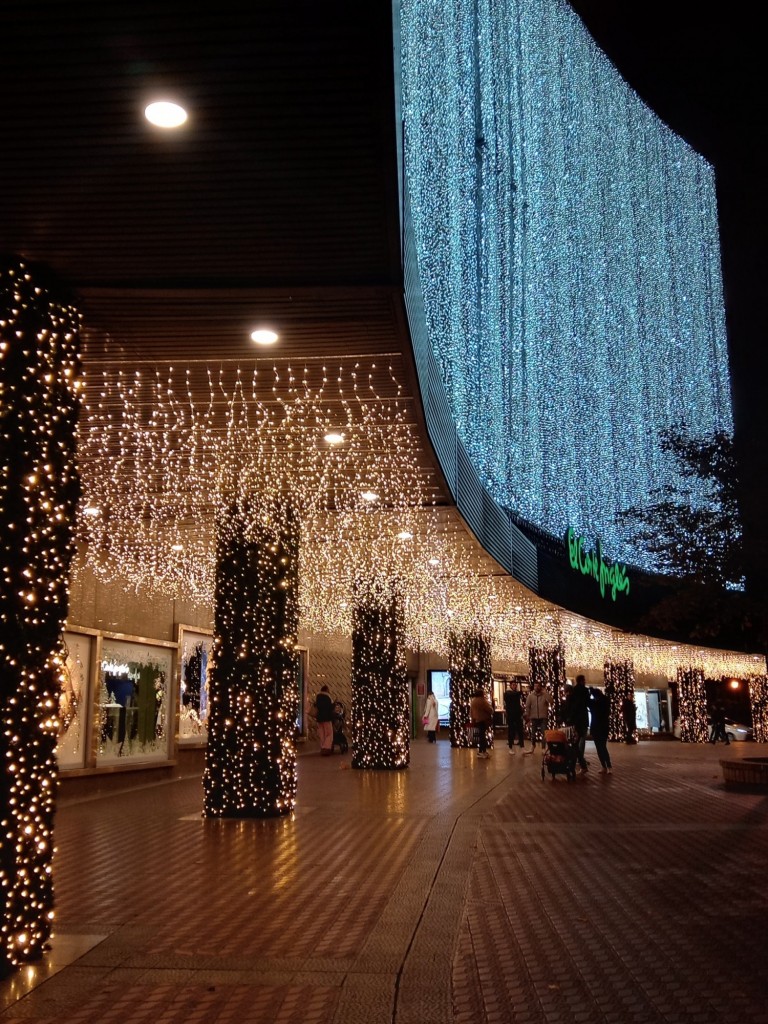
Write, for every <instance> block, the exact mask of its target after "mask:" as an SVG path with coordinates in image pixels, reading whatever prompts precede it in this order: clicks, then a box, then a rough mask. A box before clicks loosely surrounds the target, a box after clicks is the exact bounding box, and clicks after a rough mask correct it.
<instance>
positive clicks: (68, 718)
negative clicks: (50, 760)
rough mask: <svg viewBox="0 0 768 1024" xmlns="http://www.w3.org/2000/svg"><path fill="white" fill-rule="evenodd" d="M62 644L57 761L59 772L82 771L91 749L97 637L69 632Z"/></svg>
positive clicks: (65, 634)
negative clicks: (90, 713) (90, 711)
mask: <svg viewBox="0 0 768 1024" xmlns="http://www.w3.org/2000/svg"><path fill="white" fill-rule="evenodd" d="M62 642H63V655H64V663H63V670H62V677H61V693H60V695H59V739H58V743H57V745H56V758H57V761H58V764H59V768H82V767H83V765H84V764H85V756H86V751H87V749H88V744H87V742H86V736H87V732H86V730H87V727H88V724H87V723H88V706H89V703H90V684H89V681H90V678H91V665H92V659H93V647H94V637H93V636H89V635H88V634H85V633H72V632H68V631H67V632H65V633H64V634H63V636H62Z"/></svg>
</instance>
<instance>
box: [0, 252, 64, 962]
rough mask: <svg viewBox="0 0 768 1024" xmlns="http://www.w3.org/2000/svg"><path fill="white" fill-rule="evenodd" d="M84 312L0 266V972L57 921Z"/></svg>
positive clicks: (36, 273) (41, 282) (40, 943)
mask: <svg viewBox="0 0 768 1024" xmlns="http://www.w3.org/2000/svg"><path fill="white" fill-rule="evenodd" d="M79 329H80V321H79V314H78V313H77V312H76V311H75V309H74V308H73V307H72V306H71V305H69V304H68V303H67V302H66V301H65V300H60V299H59V298H58V297H57V287H56V285H55V284H54V283H53V282H52V281H49V280H48V279H47V274H45V272H43V271H41V270H40V268H37V267H29V266H27V265H25V264H24V263H23V261H21V260H18V259H9V260H4V261H3V262H2V263H0V549H1V550H2V587H0V667H1V671H0V687H1V689H0V713H1V714H2V728H1V730H0V826H1V827H2V833H0V851H1V852H0V889H1V890H2V900H3V902H2V922H1V924H0V928H1V935H2V949H1V950H0V973H6V972H7V971H8V970H9V969H11V968H12V967H14V966H17V965H18V964H21V963H24V962H26V961H29V960H34V959H37V958H39V957H40V956H41V955H42V952H43V949H44V948H45V944H46V942H47V940H48V938H49V937H50V934H51V926H52V919H53V910H52V906H53V880H52V875H51V864H52V858H53V816H54V810H55V791H56V759H55V747H56V738H57V730H58V708H59V693H60V667H61V666H60V662H59V653H60V637H61V632H62V628H63V625H64V621H65V619H66V616H67V607H68V603H69V586H68V578H69V567H70V562H71V559H72V555H73V551H74V548H73V542H72V523H73V522H74V520H75V513H76V507H77V501H78V498H79V482H78V477H77V472H76V468H75V427H76V424H77V417H78V413H79V409H80V400H79V396H78V391H79V387H80V379H79V376H80V363H79Z"/></svg>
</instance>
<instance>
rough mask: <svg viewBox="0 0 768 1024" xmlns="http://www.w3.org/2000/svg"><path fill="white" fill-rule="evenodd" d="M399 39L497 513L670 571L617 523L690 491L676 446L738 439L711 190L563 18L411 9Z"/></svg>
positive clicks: (412, 161) (409, 179) (461, 6)
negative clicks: (681, 479)
mask: <svg viewBox="0 0 768 1024" xmlns="http://www.w3.org/2000/svg"><path fill="white" fill-rule="evenodd" d="M401 29H402V31H401V38H402V88H403V118H404V138H405V187H406V188H407V190H408V193H409V202H410V206H411V209H412V213H413V223H414V231H415V239H416V248H417V258H418V266H419V273H420V281H421V287H422V291H423V296H424V305H425V313H426V321H427V329H428V333H429V337H430V340H431V343H432V346H433V349H434V351H435V354H436V356H437V359H438V362H439V365H440V367H441V371H442V376H443V382H444V384H445V388H446V392H447V395H448V400H449V403H450V408H451V411H452V414H453V417H454V420H455V422H456V425H457V429H458V432H459V436H460V437H461V439H462V441H463V443H464V445H465V447H466V449H467V451H468V453H469V455H470V457H471V459H472V461H473V463H474V466H475V468H476V469H477V471H478V473H479V476H480V478H481V480H482V481H483V483H484V484H485V486H486V487H487V488H488V490H489V491H490V492H491V494H492V495H493V497H494V498H495V499H496V500H497V501H498V502H499V503H500V504H502V505H504V506H507V507H509V508H510V509H512V510H513V512H515V513H517V514H519V515H520V516H522V517H523V518H524V519H527V520H529V521H531V522H534V523H536V524H538V525H540V526H542V527H544V528H545V529H547V530H549V531H550V532H552V533H553V534H555V535H558V536H562V534H563V533H564V531H565V529H566V528H567V527H568V526H572V527H573V528H574V529H575V530H576V531H577V532H579V533H581V534H584V535H585V536H592V537H594V536H600V537H601V539H602V541H603V543H604V545H605V548H606V551H607V552H609V553H610V556H611V558H613V559H614V560H618V561H622V562H629V563H630V564H636V565H642V566H644V567H646V568H653V567H654V566H653V562H652V556H651V555H649V554H648V553H646V552H644V551H642V550H640V549H639V548H637V547H633V546H632V544H631V542H630V539H629V537H628V534H629V532H630V531H629V530H628V529H627V527H626V526H625V525H624V524H621V523H620V522H619V518H618V517H619V513H620V512H621V511H622V510H623V509H626V508H628V507H630V506H632V505H643V504H644V503H645V502H647V498H648V494H649V492H650V491H652V490H653V489H654V488H664V487H665V486H667V485H668V484H670V483H671V482H672V481H673V480H674V479H675V478H676V473H677V470H676V467H675V465H674V460H673V459H672V458H671V457H670V456H669V454H668V453H665V452H664V451H663V450H661V448H660V446H659V438H660V436H661V431H662V430H664V429H665V428H668V427H670V426H673V425H676V424H679V423H684V424H685V425H686V427H687V428H688V430H689V432H690V433H691V434H692V435H695V436H706V435H708V434H711V433H713V432H715V431H716V430H725V431H730V430H731V429H732V414H731V406H730V385H729V376H728V365H727V350H726V334H725V317H724V311H723V297H722V283H721V270H720V259H719V239H718V227H717V210H716V201H715V192H714V177H713V172H712V168H711V167H710V166H709V165H708V164H707V163H706V161H705V160H704V159H703V158H702V157H700V156H699V155H698V154H696V153H695V152H694V151H693V150H691V149H690V147H689V146H687V145H686V144H685V143H684V142H683V141H682V140H681V139H679V138H678V137H677V136H675V135H674V134H673V133H672V132H671V131H670V130H669V129H668V128H667V127H666V126H665V125H664V124H663V123H662V122H661V121H660V120H659V119H658V118H657V117H656V115H655V114H653V113H652V112H651V111H650V110H649V109H648V108H647V107H646V106H645V105H644V104H643V103H642V102H641V101H640V99H639V98H638V97H637V96H636V94H634V93H633V92H632V90H631V89H630V88H629V87H628V86H627V85H626V83H625V82H624V81H623V80H622V79H621V78H620V76H619V75H618V73H617V72H616V70H615V69H614V68H613V67H612V65H611V64H610V63H609V61H608V60H607V58H606V57H605V55H604V54H602V52H601V51H600V50H598V48H597V47H596V45H595V44H594V42H593V40H592V39H591V37H590V36H589V35H588V33H587V32H586V30H585V29H584V27H583V25H582V24H581V22H580V21H579V19H578V18H577V17H576V16H575V14H574V13H573V11H572V10H571V9H570V7H568V5H567V4H565V3H564V2H562V0H525V2H522V0H482V2H481V0H454V2H452V3H450V4H444V3H443V2H442V0H402V3H401ZM481 395H482V401H479V400H478V397H479V396H481ZM695 487H696V483H695V482H694V488H695ZM693 501H694V504H696V503H697V502H698V503H699V504H700V506H702V507H705V506H706V505H707V504H708V502H709V494H708V491H707V488H706V486H705V485H704V484H702V485H701V488H700V490H698V491H696V490H694V494H693Z"/></svg>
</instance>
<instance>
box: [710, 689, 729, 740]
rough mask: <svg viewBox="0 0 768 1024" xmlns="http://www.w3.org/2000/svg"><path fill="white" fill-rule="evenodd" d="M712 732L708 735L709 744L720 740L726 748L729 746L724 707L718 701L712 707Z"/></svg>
mask: <svg viewBox="0 0 768 1024" xmlns="http://www.w3.org/2000/svg"><path fill="white" fill-rule="evenodd" d="M711 717H712V731H711V732H710V734H709V742H710V743H717V741H718V740H722V741H723V743H724V744H725V745H726V747H727V746H728V745H729V744H730V742H731V741H730V740H729V739H728V733H727V732H726V731H725V706H724V705H723V703H722V702H721V701H719V700H717V701H715V703H714V704H713V705H712V712H711Z"/></svg>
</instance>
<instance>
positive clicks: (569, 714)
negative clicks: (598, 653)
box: [565, 676, 589, 775]
mask: <svg viewBox="0 0 768 1024" xmlns="http://www.w3.org/2000/svg"><path fill="white" fill-rule="evenodd" d="M565 721H566V723H567V724H568V725H570V726H572V728H573V731H574V733H575V734H576V756H577V758H578V762H579V771H580V772H581V773H582V775H583V774H584V772H585V771H586V770H587V769H588V768H589V765H588V764H587V759H586V757H585V756H584V748H585V746H586V743H587V733H588V732H589V690H588V689H587V681H586V679H585V678H584V676H576V682H575V684H574V685H573V687H572V688H571V691H570V693H569V694H568V696H567V698H566V701H565Z"/></svg>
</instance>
